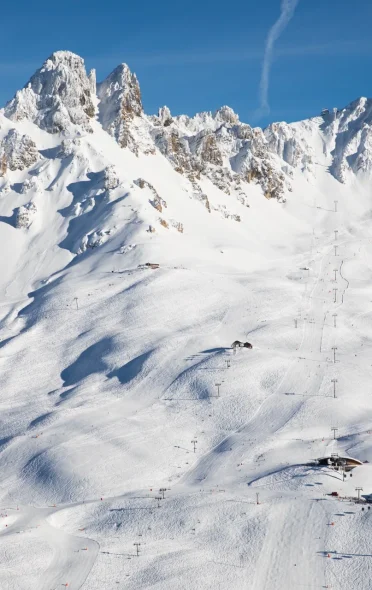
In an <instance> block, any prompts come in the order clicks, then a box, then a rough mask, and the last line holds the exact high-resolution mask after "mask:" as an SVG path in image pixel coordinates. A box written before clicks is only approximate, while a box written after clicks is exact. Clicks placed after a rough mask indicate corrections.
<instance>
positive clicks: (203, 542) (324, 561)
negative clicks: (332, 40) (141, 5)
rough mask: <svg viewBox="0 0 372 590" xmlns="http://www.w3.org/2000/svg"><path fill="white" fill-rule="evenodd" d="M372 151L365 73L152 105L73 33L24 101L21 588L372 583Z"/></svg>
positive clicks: (14, 478) (17, 470) (9, 132)
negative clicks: (288, 117)
mask: <svg viewBox="0 0 372 590" xmlns="http://www.w3.org/2000/svg"><path fill="white" fill-rule="evenodd" d="M371 174H372V100H368V99H366V98H359V99H357V100H356V101H354V102H353V103H351V104H350V105H349V106H347V107H346V108H343V109H331V108H330V109H329V110H328V109H327V110H324V111H323V112H322V113H319V116H316V117H313V118H310V119H308V120H305V121H300V122H297V123H292V124H287V123H274V124H271V125H269V126H268V127H267V128H265V129H261V128H259V127H256V128H254V127H251V126H250V125H248V124H246V123H242V122H241V121H240V120H239V117H238V115H237V114H236V113H234V111H233V110H232V109H231V108H229V107H226V106H224V107H221V109H219V110H218V111H216V112H214V113H210V112H205V113H199V114H197V115H195V116H194V117H189V116H186V115H181V116H173V115H172V113H171V111H170V109H169V108H167V107H162V108H161V109H160V110H159V112H158V114H156V115H148V114H145V113H144V111H143V106H142V100H141V91H140V86H139V82H138V80H137V78H136V76H135V74H134V73H132V72H131V70H130V69H129V67H128V66H127V65H126V64H121V65H119V66H118V67H117V68H116V69H115V70H114V71H113V72H112V73H111V74H110V75H109V76H108V77H107V78H106V79H105V80H104V81H103V82H100V83H97V81H96V76H95V72H94V70H92V71H91V72H87V71H86V69H85V65H84V61H83V59H82V58H80V57H79V56H77V55H75V54H73V53H71V52H68V51H58V52H56V53H54V54H53V55H52V56H50V57H49V58H48V59H47V60H46V61H45V63H44V64H43V65H42V66H41V68H40V69H39V70H38V71H37V72H36V73H35V74H34V75H33V76H32V77H31V78H30V80H29V82H27V84H26V85H25V87H24V88H23V89H21V90H19V91H18V92H17V93H16V95H15V96H14V98H13V99H12V100H10V102H8V103H7V104H6V105H5V106H4V108H3V109H2V110H1V111H0V249H1V250H0V252H1V256H0V386H1V387H0V392H1V393H0V588H1V590H54V589H60V588H63V587H65V588H68V590H79V589H82V590H113V589H114V588H117V589H118V590H121V589H123V590H124V589H125V590H139V589H141V590H150V589H151V590H185V589H190V590H191V589H192V590H209V589H212V588H213V589H214V590H226V589H227V588H228V589H229V590H243V589H247V590H297V589H301V590H302V589H305V588H306V589H307V588H311V589H316V588H319V589H321V588H332V589H334V590H367V589H368V588H372V585H371V584H372V582H371V580H372V542H371V541H372V514H371V512H372V511H370V510H369V509H368V506H369V505H368V499H369V495H370V494H372V193H371V186H372V185H371ZM236 342H238V344H236ZM232 343H234V346H232ZM244 344H246V345H247V346H244ZM248 344H249V345H250V346H248ZM332 457H333V460H331V459H329V460H328V459H327V458H332ZM349 457H350V458H351V459H350V469H349V470H346V469H344V468H343V466H344V464H345V462H346V459H347V458H349ZM321 458H325V460H324V461H323V462H322V461H320V462H319V459H321ZM337 458H338V459H337ZM345 458H346V459H345Z"/></svg>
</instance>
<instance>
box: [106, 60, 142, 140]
mask: <svg viewBox="0 0 372 590" xmlns="http://www.w3.org/2000/svg"><path fill="white" fill-rule="evenodd" d="M97 94H98V98H99V100H100V103H99V119H100V122H101V124H102V127H103V128H104V129H105V130H106V131H107V132H108V133H110V135H112V136H113V137H115V139H116V141H117V142H118V143H119V145H120V146H121V147H129V148H131V149H132V150H133V151H136V150H135V146H134V143H135V142H134V138H133V135H132V133H131V130H130V123H131V122H132V121H133V119H134V118H135V117H140V116H141V115H142V114H143V106H142V99H141V90H140V86H139V83H138V80H137V77H136V75H135V74H134V73H132V72H131V71H130V69H129V67H128V66H127V64H124V63H123V64H120V65H119V66H118V67H117V68H115V69H114V71H113V72H111V74H109V76H107V78H106V79H105V80H104V81H103V82H101V83H100V84H98V87H97Z"/></svg>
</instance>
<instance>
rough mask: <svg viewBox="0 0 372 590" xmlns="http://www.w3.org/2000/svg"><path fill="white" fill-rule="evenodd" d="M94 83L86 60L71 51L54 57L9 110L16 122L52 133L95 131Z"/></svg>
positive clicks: (56, 53)
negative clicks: (73, 128)
mask: <svg viewBox="0 0 372 590" xmlns="http://www.w3.org/2000/svg"><path fill="white" fill-rule="evenodd" d="M92 86H93V84H92V79H91V80H89V78H88V76H87V73H86V71H85V66H84V60H83V59H82V58H81V57H79V56H78V55H75V54H74V53H71V52H70V51H57V52H55V53H53V54H52V55H51V56H50V57H49V58H48V59H47V60H46V61H45V63H44V64H43V66H42V67H41V68H40V69H39V70H38V71H37V72H36V73H35V74H34V75H33V76H32V78H31V79H30V81H29V82H28V83H27V84H26V86H25V87H24V88H23V89H22V90H19V91H18V92H17V93H16V95H15V97H14V98H13V99H12V100H11V101H10V102H8V104H7V105H6V107H5V111H4V112H5V115H6V116H7V117H9V119H11V120H13V121H20V120H22V119H27V120H29V121H32V122H33V123H36V125H38V126H39V127H40V128H41V129H45V130H46V131H49V132H50V133H58V132H65V131H67V130H68V128H69V127H70V126H71V125H80V126H81V127H82V128H83V129H84V130H85V131H91V126H90V119H91V118H92V117H94V115H95V107H94V103H93V100H92Z"/></svg>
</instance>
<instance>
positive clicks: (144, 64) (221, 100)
mask: <svg viewBox="0 0 372 590" xmlns="http://www.w3.org/2000/svg"><path fill="white" fill-rule="evenodd" d="M279 12H280V0H255V1H251V0H244V1H243V0H236V1H235V2H231V3H229V2H226V1H225V2H221V1H220V0H215V1H214V2H211V1H210V0H198V1H197V0H188V1H187V2H174V1H173V2H171V1H170V0H163V1H161V2H153V1H150V0H142V2H139V1H137V2H136V1H133V0H132V1H131V2H128V1H124V2H123V1H121V2H119V1H118V0H116V1H114V0H106V1H105V2H104V3H102V2H99V3H97V2H95V1H94V0H91V1H89V2H88V1H87V0H64V2H58V3H51V2H45V1H43V0H39V1H38V2H29V1H28V2H26V1H24V0H18V2H17V3H13V2H7V3H5V4H4V6H2V14H1V35H0V104H1V105H3V104H4V103H5V102H6V101H7V100H8V99H10V98H11V97H12V96H13V94H14V92H15V91H16V90H17V89H18V88H21V87H22V86H23V85H24V84H25V83H26V82H27V80H28V79H29V77H30V76H31V75H32V74H33V72H34V71H35V70H36V69H37V68H38V67H40V66H41V64H42V62H43V61H44V60H45V59H46V58H47V57H48V56H49V55H50V54H51V53H52V52H53V51H56V50H58V49H69V50H71V51H74V52H76V53H78V54H79V55H81V56H82V57H84V59H85V61H86V65H87V68H91V67H96V69H97V77H98V79H103V78H104V77H105V76H106V75H107V74H108V73H109V72H110V71H111V70H112V69H113V68H114V67H115V66H116V65H117V64H118V63H121V62H123V61H125V62H126V63H128V65H129V66H130V67H131V69H133V70H134V71H135V72H136V73H137V76H138V78H139V81H140V85H141V90H142V97H143V102H144V106H145V110H146V112H148V113H153V112H156V111H157V109H158V107H159V106H162V105H163V104H167V105H168V106H169V107H170V109H171V111H172V112H173V113H174V114H180V113H187V114H193V113H195V112H197V111H202V110H214V109H216V108H218V107H219V106H221V105H224V104H228V105H230V106H231V107H232V108H233V109H234V110H235V111H236V112H238V113H239V115H240V118H241V120H243V121H246V122H248V123H254V124H260V125H265V124H267V123H269V122H270V121H276V120H287V121H294V120H298V119H302V118H306V117H309V116H312V115H316V114H318V113H319V111H320V110H321V109H322V108H324V107H333V106H337V107H342V106H345V105H346V104H348V103H349V102H351V101H352V100H354V99H355V98H357V97H359V96H372V76H371V73H370V72H371V71H372V36H371V25H372V3H371V2H368V1H367V0H354V1H350V0H323V1H320V0H299V4H298V6H297V9H296V12H295V15H294V18H293V19H292V21H291V22H290V23H289V25H288V27H287V29H286V30H285V31H284V33H283V34H282V36H281V38H280V39H279V41H278V42H277V45H276V49H275V55H274V63H273V65H272V70H271V76H270V88H269V102H270V109H271V110H270V113H268V114H267V115H265V116H264V117H262V118H261V119H260V120H256V119H255V118H254V113H255V111H256V109H257V108H258V106H259V100H258V89H259V82H260V74H261V66H262V57H263V51H264V46H265V39H266V35H267V32H268V30H269V28H270V27H271V26H272V24H273V23H274V21H275V20H276V19H277V17H278V16H279Z"/></svg>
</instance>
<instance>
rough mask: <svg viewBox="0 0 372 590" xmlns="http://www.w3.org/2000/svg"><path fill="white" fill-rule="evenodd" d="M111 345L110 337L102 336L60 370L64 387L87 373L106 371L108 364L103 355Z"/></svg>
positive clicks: (72, 383)
mask: <svg viewBox="0 0 372 590" xmlns="http://www.w3.org/2000/svg"><path fill="white" fill-rule="evenodd" d="M112 347H113V345H112V339H111V338H102V340H99V341H98V342H96V343H95V344H92V346H89V348H87V349H86V350H84V352H82V353H81V354H80V356H79V357H78V358H77V359H76V361H74V362H73V363H72V364H71V365H70V366H69V367H66V369H64V370H63V371H62V373H61V378H62V379H63V381H64V383H63V385H64V387H66V386H68V385H75V384H76V383H78V381H81V380H82V379H85V378H86V377H88V376H89V375H93V374H95V373H103V372H105V371H107V369H108V365H107V364H106V363H105V361H104V359H103V357H104V356H105V355H106V354H108V353H109V352H110V351H111V350H112Z"/></svg>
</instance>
